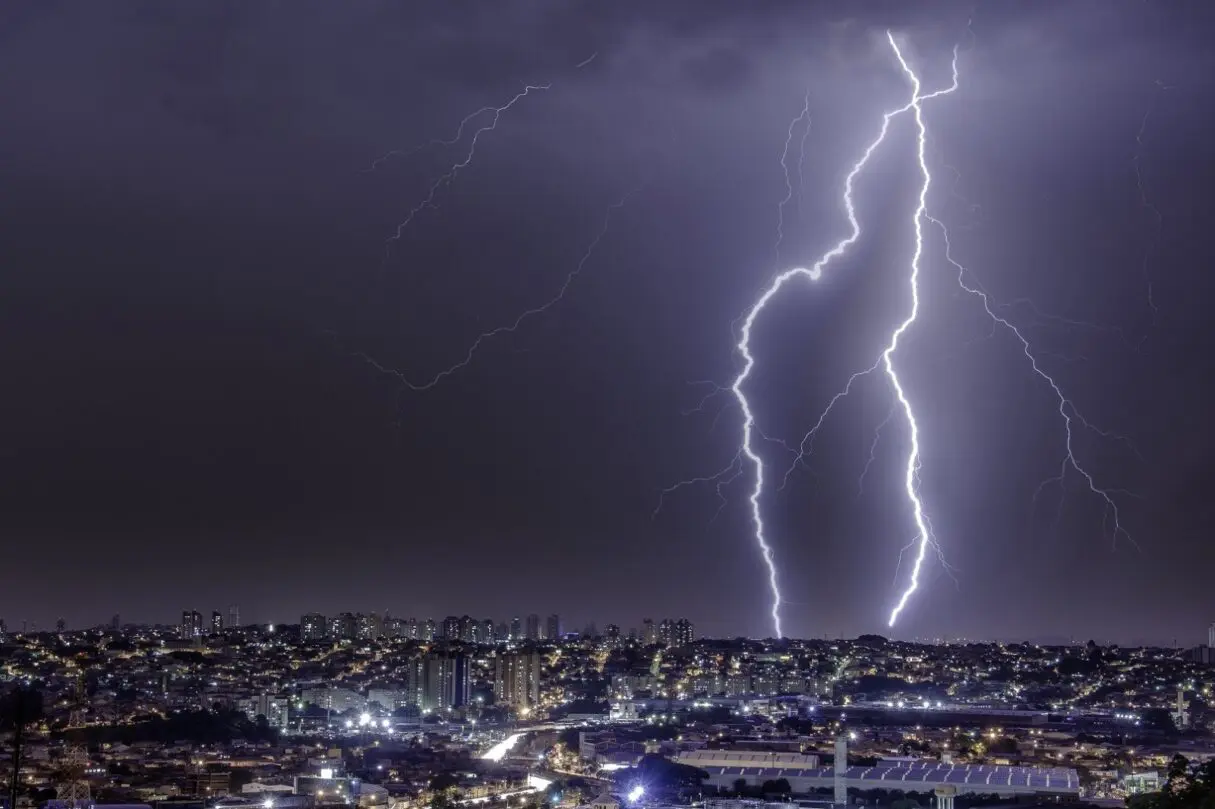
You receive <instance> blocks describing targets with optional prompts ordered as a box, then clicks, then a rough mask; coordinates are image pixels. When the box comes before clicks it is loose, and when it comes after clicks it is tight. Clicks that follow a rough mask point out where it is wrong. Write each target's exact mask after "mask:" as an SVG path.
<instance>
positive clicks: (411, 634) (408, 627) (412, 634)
mask: <svg viewBox="0 0 1215 809" xmlns="http://www.w3.org/2000/svg"><path fill="white" fill-rule="evenodd" d="M405 637H407V638H409V639H410V640H417V639H418V619H417V618H410V619H409V620H408V621H406V622H405Z"/></svg>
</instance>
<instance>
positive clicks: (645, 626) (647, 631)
mask: <svg viewBox="0 0 1215 809" xmlns="http://www.w3.org/2000/svg"><path fill="white" fill-rule="evenodd" d="M641 643H642V645H643V646H653V645H654V644H655V643H658V633H657V632H655V631H654V620H653V619H652V618H646V619H645V620H644V621H642V622H641Z"/></svg>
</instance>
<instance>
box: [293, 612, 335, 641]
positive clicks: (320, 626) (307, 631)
mask: <svg viewBox="0 0 1215 809" xmlns="http://www.w3.org/2000/svg"><path fill="white" fill-rule="evenodd" d="M327 634H329V627H328V623H327V622H326V621H325V616H324V615H321V614H320V613H316V612H310V613H308V614H307V615H305V616H303V617H301V618H300V638H302V639H303V640H306V641H308V640H324V639H325V636H326V635H327Z"/></svg>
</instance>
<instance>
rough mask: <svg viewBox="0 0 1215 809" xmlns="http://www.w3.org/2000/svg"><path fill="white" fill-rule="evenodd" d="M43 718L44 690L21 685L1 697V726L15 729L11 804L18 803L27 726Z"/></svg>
mask: <svg viewBox="0 0 1215 809" xmlns="http://www.w3.org/2000/svg"><path fill="white" fill-rule="evenodd" d="M41 718H42V692H41V691H38V690H37V689H34V688H29V687H26V686H20V687H18V688H14V689H13V690H12V691H10V692H8V693H7V694H5V695H4V697H3V698H2V699H0V727H4V728H11V729H12V731H13V774H12V779H11V781H10V782H9V806H12V807H15V806H16V805H17V786H18V784H20V783H21V746H22V744H23V743H24V737H25V726H26V725H28V724H30V723H31V722H37V721H38V720H39V719H41Z"/></svg>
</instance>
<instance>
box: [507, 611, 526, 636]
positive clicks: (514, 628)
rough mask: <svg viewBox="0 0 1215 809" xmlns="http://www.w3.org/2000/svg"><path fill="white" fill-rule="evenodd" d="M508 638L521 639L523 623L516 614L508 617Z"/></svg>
mask: <svg viewBox="0 0 1215 809" xmlns="http://www.w3.org/2000/svg"><path fill="white" fill-rule="evenodd" d="M510 640H516V641H517V640H523V624H521V623H520V622H519V616H518V615H516V616H515V617H514V618H511V619H510Z"/></svg>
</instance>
